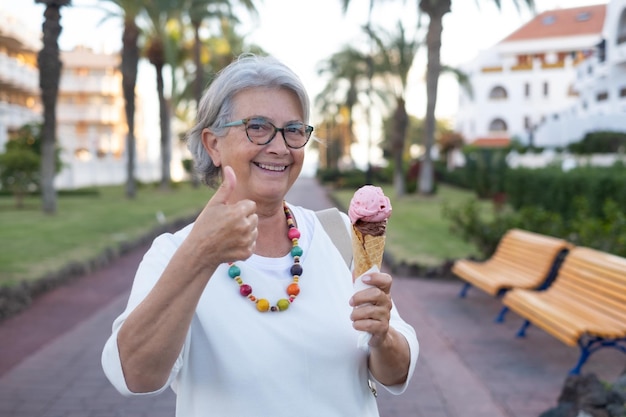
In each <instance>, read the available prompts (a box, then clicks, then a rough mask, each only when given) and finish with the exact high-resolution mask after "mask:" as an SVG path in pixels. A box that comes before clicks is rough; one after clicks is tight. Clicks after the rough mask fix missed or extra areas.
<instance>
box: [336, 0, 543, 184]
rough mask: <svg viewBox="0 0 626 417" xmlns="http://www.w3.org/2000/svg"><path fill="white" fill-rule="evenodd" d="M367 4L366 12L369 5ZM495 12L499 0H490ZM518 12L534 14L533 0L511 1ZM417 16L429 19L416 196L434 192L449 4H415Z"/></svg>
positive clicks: (440, 0) (432, 0)
mask: <svg viewBox="0 0 626 417" xmlns="http://www.w3.org/2000/svg"><path fill="white" fill-rule="evenodd" d="M373 1H374V0H371V1H370V11H371V8H372V5H373ZM493 1H494V2H495V4H496V6H497V7H498V8H500V7H501V3H502V0H493ZM512 1H513V3H514V4H515V6H516V7H517V8H518V9H519V6H520V3H524V4H526V5H527V6H528V7H529V8H530V9H531V10H534V7H535V2H534V0H524V1H523V2H522V0H512ZM342 2H343V9H344V12H345V11H346V10H347V8H348V5H349V4H350V0H342ZM417 2H418V3H417V4H418V8H419V10H420V12H423V13H425V14H426V15H427V16H428V17H429V23H428V29H427V33H426V45H427V49H428V58H427V63H426V117H425V119H424V123H425V134H426V137H425V142H424V147H425V156H424V160H423V161H422V164H421V166H420V175H419V184H418V191H419V193H420V194H432V193H433V192H434V183H435V176H434V167H433V163H432V159H431V155H430V154H431V149H432V147H433V145H434V143H435V106H436V104H437V87H438V83H439V75H440V74H441V33H442V32H443V17H444V16H445V15H446V14H447V13H449V12H450V10H451V6H452V0H417Z"/></svg>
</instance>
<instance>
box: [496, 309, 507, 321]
mask: <svg viewBox="0 0 626 417" xmlns="http://www.w3.org/2000/svg"><path fill="white" fill-rule="evenodd" d="M508 311H509V308H508V307H507V306H504V307H502V310H500V313H498V317H496V319H495V320H494V321H495V322H496V323H504V316H506V313H507V312H508Z"/></svg>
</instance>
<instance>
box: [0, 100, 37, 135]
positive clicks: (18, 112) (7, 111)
mask: <svg viewBox="0 0 626 417" xmlns="http://www.w3.org/2000/svg"><path fill="white" fill-rule="evenodd" d="M41 119H42V116H41V115H40V114H39V113H37V112H35V111H33V110H31V109H29V108H27V107H22V106H16V105H14V104H9V103H5V102H0V124H1V125H4V126H6V127H8V128H9V129H17V128H19V127H21V126H23V125H25V124H27V123H33V122H37V121H41Z"/></svg>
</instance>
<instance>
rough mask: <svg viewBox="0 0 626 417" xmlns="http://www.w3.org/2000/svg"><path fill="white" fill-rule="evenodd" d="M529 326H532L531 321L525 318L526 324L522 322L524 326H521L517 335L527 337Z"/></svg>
mask: <svg viewBox="0 0 626 417" xmlns="http://www.w3.org/2000/svg"><path fill="white" fill-rule="evenodd" d="M528 326H530V321H528V320H524V324H522V327H520V329H519V330H518V331H517V335H516V336H517V337H526V329H528Z"/></svg>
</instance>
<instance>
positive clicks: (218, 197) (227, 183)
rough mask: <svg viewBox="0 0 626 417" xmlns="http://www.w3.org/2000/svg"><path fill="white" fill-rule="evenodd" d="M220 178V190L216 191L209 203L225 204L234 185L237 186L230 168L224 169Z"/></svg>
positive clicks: (235, 178)
mask: <svg viewBox="0 0 626 417" xmlns="http://www.w3.org/2000/svg"><path fill="white" fill-rule="evenodd" d="M222 177H223V178H222V185H220V188H218V189H217V191H216V192H215V194H214V195H213V198H211V203H214V204H225V203H226V202H227V201H228V198H229V197H230V194H231V193H232V191H233V190H234V189H235V185H237V176H236V175H235V171H233V169H232V168H231V167H230V166H225V167H224V169H223V170H222Z"/></svg>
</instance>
